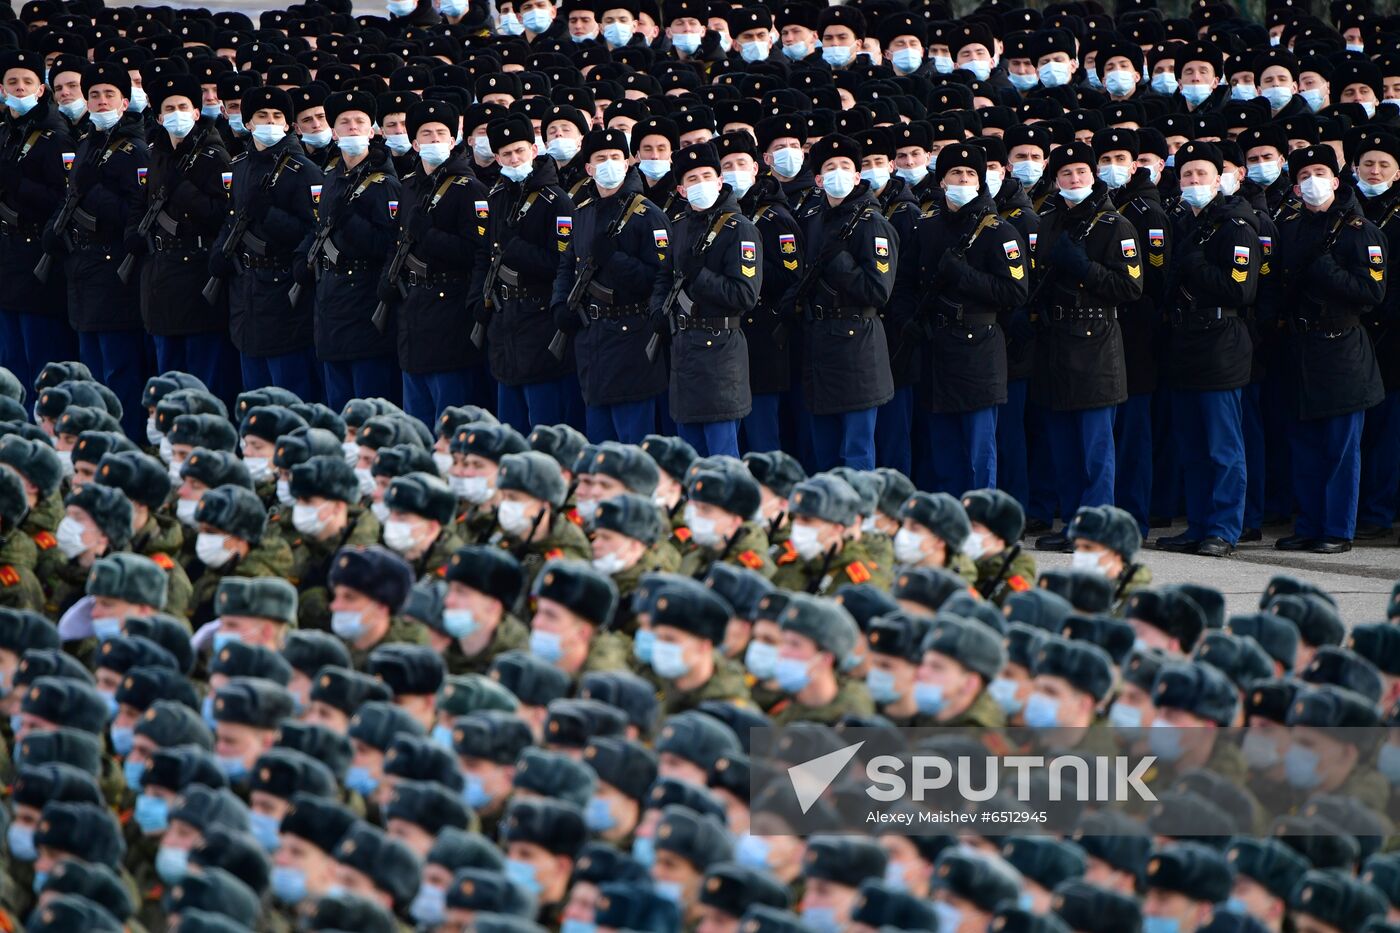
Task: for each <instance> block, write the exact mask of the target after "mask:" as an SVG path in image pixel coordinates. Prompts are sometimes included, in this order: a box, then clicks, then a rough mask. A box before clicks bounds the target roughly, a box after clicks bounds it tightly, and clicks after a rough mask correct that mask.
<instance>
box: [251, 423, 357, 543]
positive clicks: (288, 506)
mask: <svg viewBox="0 0 1400 933" xmlns="http://www.w3.org/2000/svg"><path fill="white" fill-rule="evenodd" d="M340 445H341V440H340V436H337V435H336V434H333V433H332V432H330V431H328V430H325V429H323V428H307V429H306V430H305V431H302V432H300V433H298V434H289V435H287V436H285V437H281V438H278V440H277V447H276V448H275V449H274V450H273V452H272V467H273V472H274V474H275V475H276V481H275V487H274V488H275V489H276V499H277V501H276V503H275V504H273V505H272V506H270V507H269V508H268V510H267V534H276V535H280V536H282V537H284V538H296V537H297V531H296V528H295V526H294V525H293V524H292V510H293V509H295V508H296V504H297V499H296V496H294V495H292V468H293V467H295V466H296V465H297V464H298V463H305V462H306V461H308V460H310V459H311V458H312V457H337V458H339V459H341V460H344V459H345V452H344V451H343V450H342V449H341V446H340ZM375 463H376V464H377V463H378V460H377V459H376V461H375ZM352 472H353V470H352ZM355 479H356V488H355V499H354V500H352V501H355V502H358V501H360V495H361V494H360V490H359V477H358V476H357V477H355ZM377 517H378V516H377V515H376V518H377Z"/></svg>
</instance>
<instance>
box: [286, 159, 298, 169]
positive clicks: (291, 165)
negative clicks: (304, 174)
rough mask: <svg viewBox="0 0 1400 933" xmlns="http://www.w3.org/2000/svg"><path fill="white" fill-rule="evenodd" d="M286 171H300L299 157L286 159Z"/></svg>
mask: <svg viewBox="0 0 1400 933" xmlns="http://www.w3.org/2000/svg"><path fill="white" fill-rule="evenodd" d="M287 171H289V172H299V171H301V160H300V159H290V160H288V162H287Z"/></svg>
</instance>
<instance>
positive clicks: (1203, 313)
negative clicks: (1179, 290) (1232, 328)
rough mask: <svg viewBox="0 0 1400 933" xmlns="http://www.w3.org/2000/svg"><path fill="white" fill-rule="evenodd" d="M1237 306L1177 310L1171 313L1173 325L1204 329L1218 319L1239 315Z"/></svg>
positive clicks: (1187, 328)
mask: <svg viewBox="0 0 1400 933" xmlns="http://www.w3.org/2000/svg"><path fill="white" fill-rule="evenodd" d="M1239 316H1240V312H1239V309H1237V308H1192V309H1191V310H1190V311H1176V312H1173V313H1172V315H1171V323H1172V326H1173V327H1176V328H1180V329H1183V330H1204V329H1205V328H1207V327H1209V326H1210V325H1211V324H1214V323H1215V322H1217V321H1223V320H1225V319H1226V318H1231V317H1239Z"/></svg>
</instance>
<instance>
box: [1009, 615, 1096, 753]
mask: <svg viewBox="0 0 1400 933" xmlns="http://www.w3.org/2000/svg"><path fill="white" fill-rule="evenodd" d="M1030 660H1031V670H1030V673H1031V677H1032V681H1031V694H1030V697H1029V699H1027V700H1026V708H1025V710H1024V712H1023V713H1022V717H1023V718H1024V720H1025V723H1026V725H1027V726H1029V727H1030V728H1032V729H1036V730H1047V731H1045V732H1041V733H1038V734H1037V741H1038V742H1041V741H1043V745H1042V747H1043V748H1047V749H1053V750H1054V751H1056V752H1068V753H1074V754H1080V755H1084V756H1099V755H1116V754H1118V748H1117V744H1116V743H1115V742H1114V737H1113V735H1112V733H1111V732H1110V731H1109V730H1107V729H1102V728H1098V721H1097V711H1098V708H1099V704H1100V703H1102V702H1103V700H1104V698H1105V697H1106V696H1108V694H1109V691H1111V690H1112V689H1113V683H1114V670H1113V659H1112V658H1110V657H1109V655H1108V653H1107V652H1106V651H1104V650H1103V649H1102V648H1100V647H1099V646H1098V645H1095V644H1092V643H1090V642H1087V641H1070V640H1068V639H1064V638H1059V637H1056V636H1053V635H1052V636H1049V637H1048V638H1045V639H1044V640H1043V641H1041V642H1040V645H1039V646H1038V648H1037V649H1036V652H1035V654H1034V655H1033V656H1032V657H1031V659H1030ZM1041 736H1043V737H1044V738H1043V740H1042V739H1041Z"/></svg>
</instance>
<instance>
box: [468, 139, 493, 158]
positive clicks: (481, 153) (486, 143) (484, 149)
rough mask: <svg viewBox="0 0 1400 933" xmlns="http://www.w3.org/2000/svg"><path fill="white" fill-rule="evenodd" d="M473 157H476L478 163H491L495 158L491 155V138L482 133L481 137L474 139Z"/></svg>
mask: <svg viewBox="0 0 1400 933" xmlns="http://www.w3.org/2000/svg"><path fill="white" fill-rule="evenodd" d="M472 155H474V156H476V159H477V161H478V162H490V161H491V159H492V158H493V157H492V154H491V137H489V136H487V135H486V134H485V133H482V134H481V135H480V136H478V137H476V138H475V139H473V140H472Z"/></svg>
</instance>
